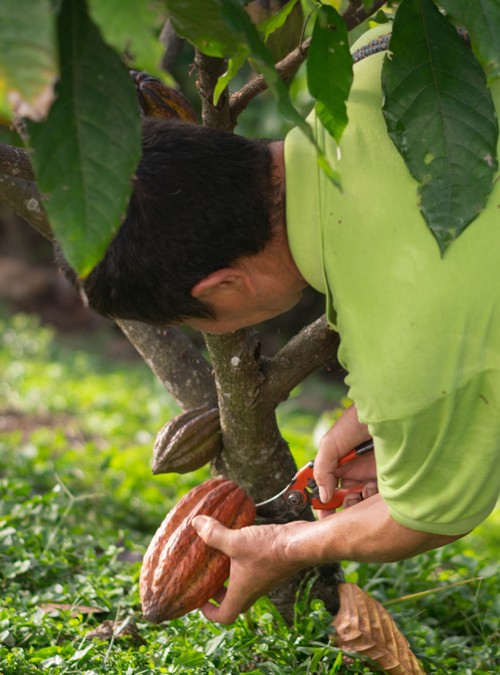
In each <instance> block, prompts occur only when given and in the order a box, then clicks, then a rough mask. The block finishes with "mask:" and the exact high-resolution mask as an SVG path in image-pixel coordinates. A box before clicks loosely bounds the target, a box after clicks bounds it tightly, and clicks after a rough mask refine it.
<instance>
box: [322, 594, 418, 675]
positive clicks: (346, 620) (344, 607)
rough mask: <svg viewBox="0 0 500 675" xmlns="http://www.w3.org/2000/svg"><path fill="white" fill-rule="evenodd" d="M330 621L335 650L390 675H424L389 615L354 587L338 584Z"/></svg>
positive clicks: (373, 600)
mask: <svg viewBox="0 0 500 675" xmlns="http://www.w3.org/2000/svg"><path fill="white" fill-rule="evenodd" d="M339 595H340V610H339V612H338V614H337V616H336V617H335V619H334V621H333V625H334V626H335V630H336V632H337V641H336V642H337V646H338V647H339V648H341V649H345V650H347V651H350V652H357V653H358V654H362V655H363V656H368V657H369V658H370V659H372V660H373V661H375V662H376V663H378V664H379V665H380V666H381V668H383V669H384V670H386V671H387V672H388V673H390V675H425V671H424V670H423V669H422V667H421V666H420V664H419V662H418V661H417V658H416V656H415V654H414V653H413V652H412V651H411V649H410V645H409V643H408V640H407V639H406V638H405V637H404V635H403V634H402V633H400V631H399V629H398V627H397V626H396V624H395V623H394V621H393V619H392V617H391V615H390V614H389V612H388V611H387V610H386V609H385V608H384V607H382V605H381V604H380V603H379V602H377V601H376V600H375V599H374V598H372V597H370V596H369V595H368V594H367V593H365V592H364V591H363V590H362V589H361V588H360V587H359V586H357V585H356V584H340V586H339Z"/></svg>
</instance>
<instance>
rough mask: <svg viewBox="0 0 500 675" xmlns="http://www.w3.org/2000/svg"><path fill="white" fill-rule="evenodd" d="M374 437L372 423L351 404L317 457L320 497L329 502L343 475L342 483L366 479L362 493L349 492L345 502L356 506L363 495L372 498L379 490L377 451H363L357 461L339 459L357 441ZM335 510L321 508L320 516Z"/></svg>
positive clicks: (328, 435) (315, 462) (321, 444)
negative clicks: (363, 419) (362, 418)
mask: <svg viewBox="0 0 500 675" xmlns="http://www.w3.org/2000/svg"><path fill="white" fill-rule="evenodd" d="M369 438H370V434H369V432H368V427H367V426H366V424H361V423H360V422H359V420H358V414H357V410H356V408H355V406H351V407H350V408H348V409H347V410H346V411H345V412H344V413H343V415H342V417H340V418H339V419H338V420H337V421H336V422H335V424H334V425H333V426H332V427H331V428H330V429H329V430H328V431H327V433H326V434H325V435H324V436H323V438H322V439H321V441H320V444H319V448H318V454H317V455H316V459H315V460H314V479H315V481H316V483H317V485H318V487H319V494H320V499H321V501H323V502H327V501H328V500H329V499H330V498H331V496H332V494H333V491H334V490H335V488H336V487H337V485H338V482H339V479H340V478H342V486H343V487H346V488H349V485H351V484H353V483H358V482H360V481H361V482H363V483H365V487H364V488H363V492H362V493H361V494H357V493H354V492H353V493H352V494H348V495H347V497H346V498H345V500H344V506H353V505H354V504H357V503H358V502H359V501H361V499H368V497H371V496H372V495H374V494H375V493H376V492H377V470H376V464H375V455H374V453H368V454H367V455H363V456H361V457H359V458H358V459H356V460H354V461H353V462H349V463H348V464H346V465H344V466H342V467H339V466H338V463H339V460H340V459H341V458H342V457H343V456H344V455H347V453H348V452H350V451H351V450H352V449H353V448H355V447H356V446H357V445H359V444H360V443H362V442H363V441H366V440H368V439H369ZM331 513H332V512H331V511H319V517H321V518H324V517H325V516H328V515H330V514H331Z"/></svg>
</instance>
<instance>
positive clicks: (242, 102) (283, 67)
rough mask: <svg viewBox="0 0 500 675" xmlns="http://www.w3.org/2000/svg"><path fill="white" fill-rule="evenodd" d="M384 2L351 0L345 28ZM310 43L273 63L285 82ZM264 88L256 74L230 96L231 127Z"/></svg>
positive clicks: (302, 57) (382, 0)
mask: <svg viewBox="0 0 500 675" xmlns="http://www.w3.org/2000/svg"><path fill="white" fill-rule="evenodd" d="M386 2H387V0H374V3H373V5H372V7H371V9H364V7H359V5H360V4H361V3H359V2H351V3H350V4H349V7H348V8H347V9H346V11H345V12H344V13H343V15H342V16H343V18H344V21H345V22H346V26H347V30H348V31H351V30H353V29H354V28H356V26H359V25H360V24H361V23H363V21H365V20H366V19H368V17H370V16H372V15H373V14H375V13H376V12H378V10H379V9H380V8H381V7H382V6H383V5H385V3H386ZM310 44H311V38H307V40H304V41H303V42H302V44H300V45H299V46H298V47H297V48H296V49H294V50H293V51H292V52H290V53H289V54H287V56H285V58H284V59H282V60H281V61H279V62H278V63H277V64H276V65H275V68H276V70H277V72H278V74H279V75H280V77H281V78H282V79H283V80H284V81H285V82H288V80H289V79H290V78H291V77H292V75H293V74H294V73H295V72H296V69H297V68H298V66H299V65H300V64H302V63H303V62H304V61H305V60H306V59H307V54H308V51H309V45H310ZM266 89H267V83H266V81H265V79H264V77H263V76H262V75H257V77H254V78H253V79H252V80H250V82H248V84H246V85H245V86H244V87H242V88H241V89H240V90H239V91H237V92H236V93H234V94H233V95H232V96H231V98H230V101H229V109H230V116H231V120H232V124H233V127H234V126H235V125H236V120H237V119H238V116H239V115H240V114H241V113H242V112H243V110H245V108H246V107H247V106H248V104H249V103H250V101H251V100H252V99H254V98H255V97H256V96H257V95H258V94H260V93H261V92H263V91H265V90H266Z"/></svg>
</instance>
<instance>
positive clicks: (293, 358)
mask: <svg viewBox="0 0 500 675" xmlns="http://www.w3.org/2000/svg"><path fill="white" fill-rule="evenodd" d="M337 347H338V336H337V334H336V333H335V332H334V331H332V330H331V329H330V328H329V327H328V323H327V321H326V317H325V316H322V317H320V318H319V319H317V320H316V321H314V322H313V323H311V324H309V325H308V326H306V327H305V328H303V329H302V330H301V331H300V333H297V335H295V336H294V337H292V338H291V339H290V340H289V341H288V342H287V344H286V345H285V346H284V347H283V348H282V349H281V350H280V351H279V352H278V353H277V354H276V355H275V356H274V357H272V358H270V359H266V360H265V361H264V363H263V367H262V373H263V375H264V376H265V378H266V385H265V388H266V390H267V391H266V396H269V397H270V400H271V401H273V402H274V405H275V406H276V405H278V403H280V402H281V401H284V400H285V399H286V398H288V395H289V394H290V392H291V391H292V389H293V388H294V387H296V386H297V385H298V384H299V382H302V380H303V379H304V378H305V377H307V376H308V375H310V374H311V373H312V372H313V371H315V370H316V369H317V368H320V367H321V366H323V365H324V364H325V363H327V362H328V361H331V360H334V359H335V358H336V353H337Z"/></svg>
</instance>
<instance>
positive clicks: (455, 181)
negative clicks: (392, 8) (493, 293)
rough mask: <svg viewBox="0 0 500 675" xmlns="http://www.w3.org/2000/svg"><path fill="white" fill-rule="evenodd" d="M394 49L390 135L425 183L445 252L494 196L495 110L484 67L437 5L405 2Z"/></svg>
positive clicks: (426, 210) (387, 74) (428, 216)
mask: <svg viewBox="0 0 500 675" xmlns="http://www.w3.org/2000/svg"><path fill="white" fill-rule="evenodd" d="M389 49H390V53H391V55H390V57H386V59H385V61H384V66H383V73H382V83H383V89H384V94H385V102H384V115H385V118H386V122H387V128H388V131H389V134H390V136H391V138H392V139H393V141H394V143H395V144H396V146H397V148H398V150H399V152H400V153H401V155H402V156H403V158H404V160H405V162H406V164H407V166H408V168H409V170H410V172H411V173H412V175H413V176H414V177H415V178H416V179H417V181H418V182H419V183H420V187H419V190H418V191H419V197H420V209H421V211H422V214H423V216H424V218H425V220H426V222H427V224H428V226H429V227H430V229H431V230H432V232H433V233H434V236H435V237H436V239H437V242H438V244H439V247H440V249H441V251H442V252H443V251H444V250H445V248H446V247H447V246H448V245H449V244H450V243H451V242H452V241H453V240H454V239H455V238H456V237H457V236H458V235H459V234H460V233H461V232H462V231H463V230H464V229H465V228H466V227H467V225H468V224H469V223H470V222H471V221H472V220H474V218H476V216H477V215H478V214H479V213H480V212H481V210H482V209H483V208H484V205H485V203H486V200H487V198H488V195H489V193H490V191H491V188H492V181H493V178H494V175H495V172H496V170H497V166H498V163H497V159H496V144H497V138H498V124H497V120H496V117H495V109H494V106H493V102H492V99H491V95H490V92H489V90H488V88H487V86H486V79H485V75H484V72H483V70H482V68H481V66H480V65H479V63H478V61H477V60H476V59H475V57H474V55H473V53H472V51H471V50H470V49H469V48H468V47H467V46H466V45H465V43H464V41H463V40H462V38H461V37H459V35H458V34H457V32H456V30H455V28H454V27H453V26H452V25H451V24H450V23H449V22H448V20H447V19H446V18H445V17H444V16H442V14H441V13H440V12H439V11H438V9H437V8H436V6H435V4H434V3H433V2H432V0H403V1H402V3H401V5H400V6H399V8H398V11H397V14H396V17H395V21H394V27H393V33H392V37H391V41H390V45H389Z"/></svg>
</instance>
